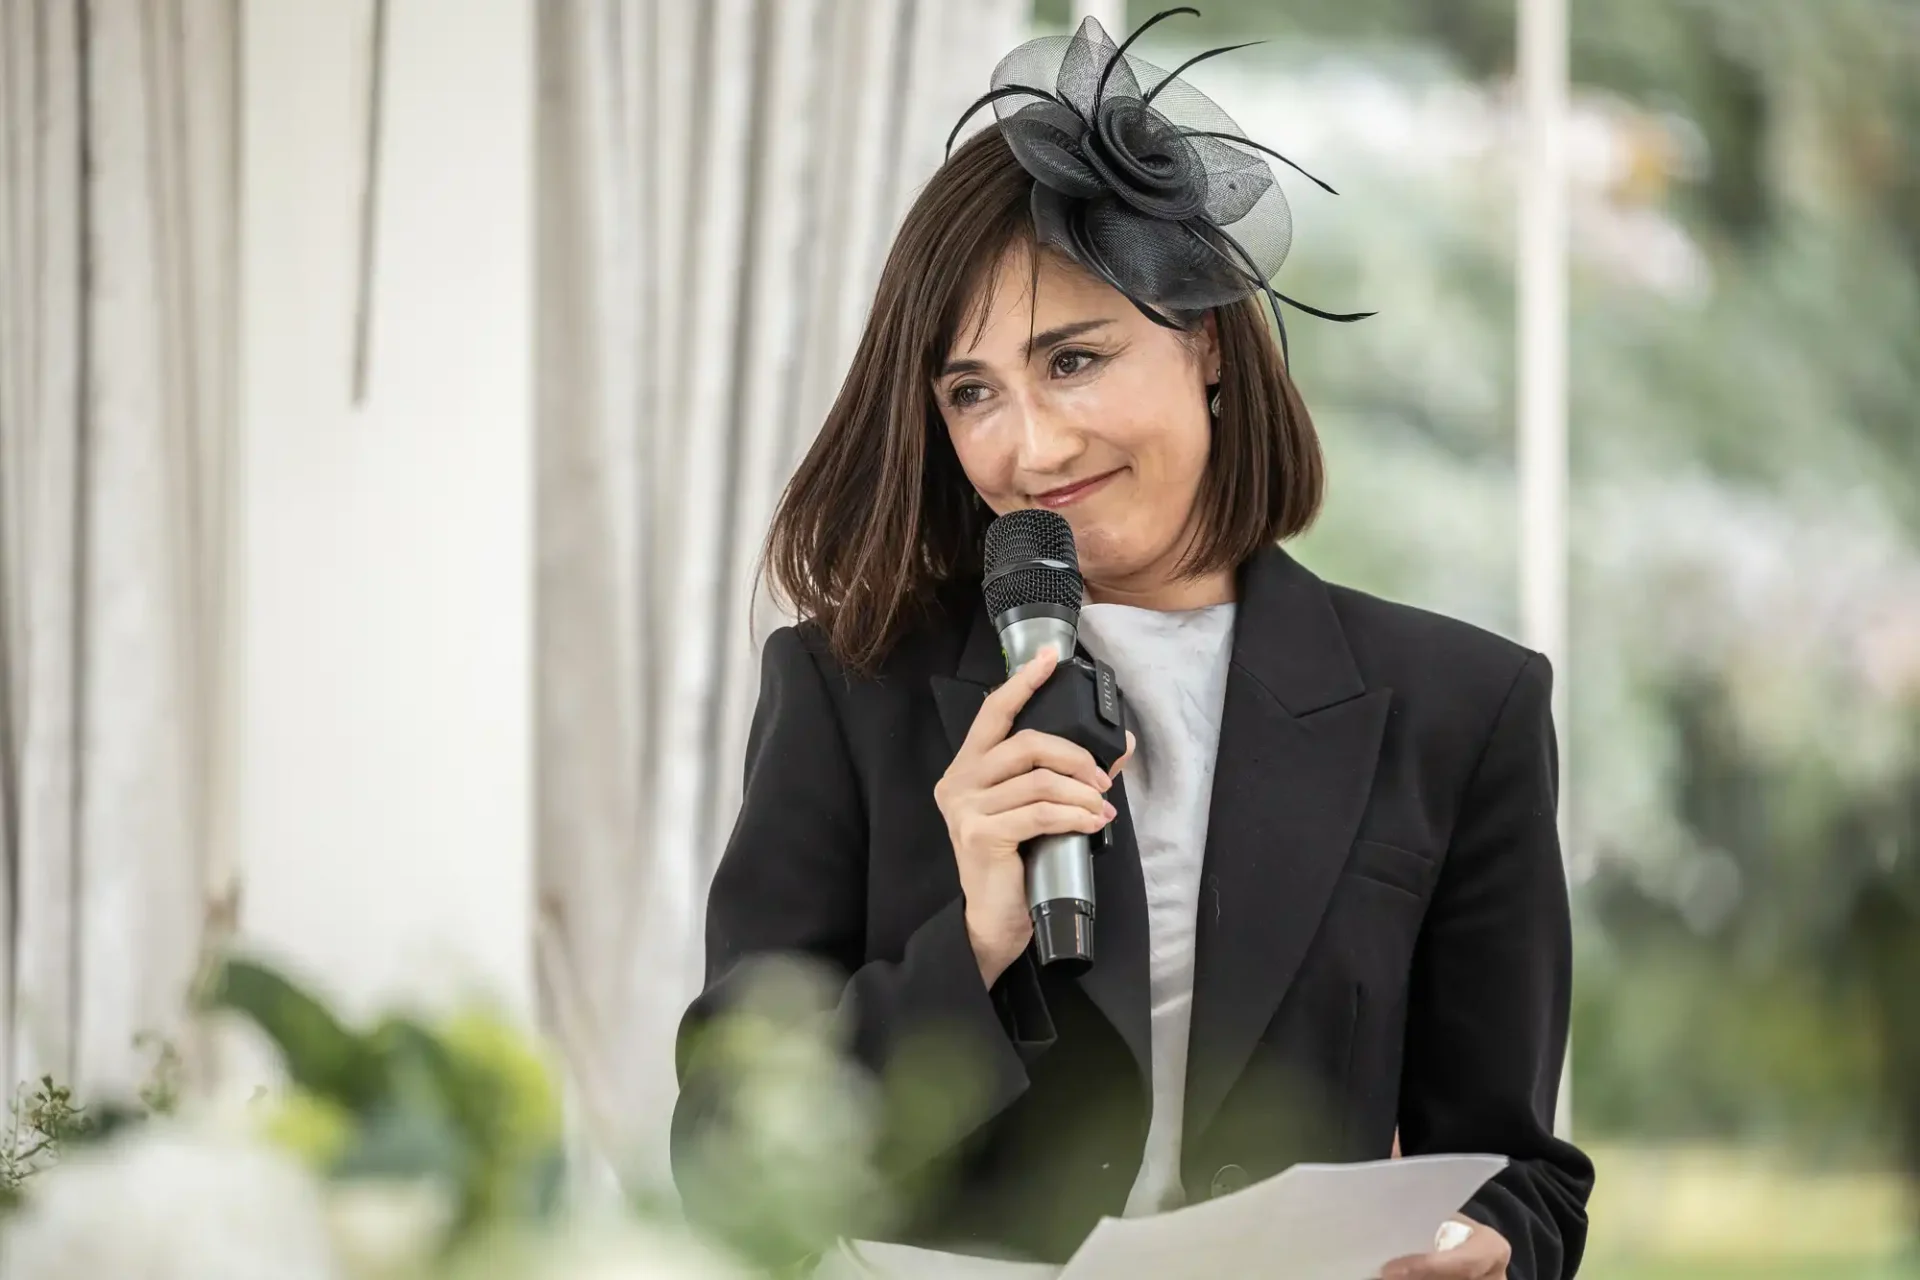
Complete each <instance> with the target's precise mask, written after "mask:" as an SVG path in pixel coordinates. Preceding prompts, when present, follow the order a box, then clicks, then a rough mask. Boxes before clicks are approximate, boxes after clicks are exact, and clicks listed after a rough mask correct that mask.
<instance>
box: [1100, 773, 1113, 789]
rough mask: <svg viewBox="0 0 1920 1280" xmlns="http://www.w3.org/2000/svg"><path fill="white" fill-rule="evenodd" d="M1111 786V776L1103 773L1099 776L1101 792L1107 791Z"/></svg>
mask: <svg viewBox="0 0 1920 1280" xmlns="http://www.w3.org/2000/svg"><path fill="white" fill-rule="evenodd" d="M1111 786H1113V775H1112V774H1110V773H1103V774H1101V775H1100V789H1101V790H1102V791H1105V790H1107V789H1108V788H1109V787H1111Z"/></svg>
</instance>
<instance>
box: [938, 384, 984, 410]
mask: <svg viewBox="0 0 1920 1280" xmlns="http://www.w3.org/2000/svg"><path fill="white" fill-rule="evenodd" d="M986 394H987V389H986V388H985V387H983V386H981V385H980V384H979V383H977V382H967V383H962V384H961V385H960V386H957V387H955V388H954V389H953V390H951V391H949V392H947V403H948V404H950V405H952V406H953V407H954V408H956V409H971V408H973V406H974V405H976V404H979V403H980V398H981V397H982V396H984V395H986Z"/></svg>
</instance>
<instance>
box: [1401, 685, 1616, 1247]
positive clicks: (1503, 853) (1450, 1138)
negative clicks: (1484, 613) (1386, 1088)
mask: <svg viewBox="0 0 1920 1280" xmlns="http://www.w3.org/2000/svg"><path fill="white" fill-rule="evenodd" d="M1552 687H1553V676H1552V671H1551V668H1550V667H1549V666H1548V664H1547V660H1546V658H1544V657H1543V656H1541V655H1539V654H1531V655H1529V656H1528V658H1527V660H1526V662H1525V663H1524V664H1523V665H1522V666H1521V668H1520V671H1519V673H1518V675H1517V676H1516V677H1515V678H1514V681H1513V684H1512V686H1511V687H1510V688H1509V690H1508V691H1507V694H1506V698H1505V702H1504V704H1503V705H1502V706H1501V708H1500V710H1499V712H1498V713H1497V714H1496V716H1495V717H1494V721H1493V725H1492V728H1491V729H1490V730H1489V732H1488V735H1487V739H1486V744H1485V746H1484V747H1483V749H1482V752H1481V757H1480V760H1479V762H1478V764H1477V765H1476V766H1475V767H1474V769H1473V771H1472V772H1471V774H1470V775H1469V776H1468V779H1467V783H1466V789H1465V792H1464V793H1463V795H1462V797H1461V803H1460V810H1459V815H1458V818H1457V821H1456V823H1455V827H1454V833H1453V839H1452V843H1451V844H1450V846H1449V848H1448V850H1447V854H1446V860H1445V863H1444V865H1443V866H1442V868H1441V873H1440V881H1439V884H1438V885H1437V887H1436V889H1435V892H1434V897H1433V901H1432V903H1431V906H1430V907H1429V911H1428V915H1427V920H1426V923H1425V925H1424V926H1423V928H1422V931H1421V935H1420V940H1419V943H1418V951H1417V954H1416V957H1415V960H1414V965H1413V975H1414V976H1413V988H1412V991H1411V995H1410V1000H1409V1005H1408V1016H1407V1045H1406V1062H1405V1068H1404V1071H1403V1073H1402V1078H1401V1099H1400V1137H1401V1146H1402V1149H1403V1150H1404V1151H1406V1152H1407V1154H1409V1155H1418V1154H1423V1153H1429V1152H1442V1151H1468V1152H1470V1151H1499V1152H1505V1153H1507V1154H1508V1155H1509V1156H1510V1157H1511V1158H1512V1164H1511V1165H1510V1166H1509V1167H1508V1168H1507V1169H1506V1170H1504V1171H1503V1172H1502V1173H1500V1174H1499V1175H1498V1176H1497V1177H1496V1178H1494V1179H1493V1180H1492V1181H1491V1182H1489V1183H1488V1184H1487V1185H1486V1186H1485V1187H1484V1188H1482V1190H1481V1191H1480V1193H1479V1194H1478V1195H1477V1196H1475V1197H1474V1199H1473V1200H1472V1201H1471V1202H1470V1203H1469V1204H1468V1205H1467V1207H1466V1210H1465V1213H1466V1216H1468V1217H1470V1218H1474V1219H1476V1220H1478V1221H1481V1222H1484V1223H1486V1224H1488V1225H1489V1226H1491V1227H1493V1228H1494V1229H1495V1230H1497V1231H1499V1232H1500V1233H1501V1234H1502V1235H1504V1236H1505V1237H1506V1238H1507V1240H1508V1241H1509V1242H1510V1243H1511V1244H1512V1246H1513V1262H1512V1265H1511V1267H1510V1270H1509V1274H1510V1275H1511V1276H1512V1277H1513V1280H1560V1278H1561V1277H1565V1276H1571V1275H1573V1274H1574V1272H1575V1270H1576V1269H1577V1268H1578V1266H1579V1263H1580V1254H1581V1251H1582V1248H1583V1247H1584V1245H1585V1242H1586V1230H1587V1219H1586V1208H1585V1205H1586V1199H1587V1193H1588V1192H1589V1191H1590V1190H1591V1189H1592V1186H1593V1166H1592V1164H1591V1163H1590V1162H1589V1161H1588V1160H1587V1158H1586V1157H1585V1156H1584V1155H1582V1154H1581V1153H1580V1152H1579V1151H1578V1150H1577V1149H1576V1148H1574V1147H1573V1146H1571V1145H1569V1144H1567V1143H1565V1142H1562V1141H1560V1140H1559V1139H1557V1138H1555V1137H1554V1135H1553V1116H1554V1105H1555V1101H1556V1095H1557V1092H1558V1089H1559V1083H1560V1072H1561V1068H1562V1065H1563V1059H1564V1056H1565V1052H1566V1043H1567V1018H1568V1006H1569V1003H1570V988H1571V980H1572V969H1573V958H1572V928H1571V922H1570V919H1569V909H1568V903H1567V884H1566V875H1565V871H1564V870H1563V868H1562V865H1561V860H1560V843H1559V837H1558V834H1557V831H1556V827H1555V821H1554V810H1555V804H1556V791H1557V785H1558V759H1557V755H1556V750H1555V744H1554V734H1553V713H1552V709H1551V697H1550V695H1551V690H1552Z"/></svg>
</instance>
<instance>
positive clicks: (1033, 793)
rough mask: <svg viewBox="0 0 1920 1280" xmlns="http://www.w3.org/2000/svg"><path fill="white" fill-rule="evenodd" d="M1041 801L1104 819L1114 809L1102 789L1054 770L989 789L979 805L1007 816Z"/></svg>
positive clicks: (1029, 774)
mask: <svg viewBox="0 0 1920 1280" xmlns="http://www.w3.org/2000/svg"><path fill="white" fill-rule="evenodd" d="M1039 800H1051V801H1053V802H1054V803H1055V804H1070V805H1074V806H1076V807H1078V808H1081V809H1085V810H1086V811H1087V812H1088V813H1094V814H1098V815H1100V817H1101V818H1102V819H1103V820H1104V819H1105V818H1106V817H1107V816H1108V813H1107V811H1108V810H1109V809H1110V808H1111V807H1112V806H1110V805H1109V804H1108V803H1107V798H1106V797H1105V796H1103V795H1101V794H1100V792H1099V791H1098V790H1096V789H1095V788H1093V787H1090V786H1088V785H1087V784H1086V783H1085V782H1084V781H1082V780H1081V779H1079V778H1070V777H1068V776H1067V775H1066V774H1064V773H1055V772H1054V771H1053V770H1052V769H1030V770H1028V771H1027V772H1026V773H1023V774H1021V775H1020V776H1019V777H1017V778H1008V779H1007V780H1006V781H1005V782H1002V783H999V784H998V785H996V786H992V787H989V788H987V789H986V790H985V791H983V792H981V793H980V796H979V799H978V800H977V801H976V802H975V803H976V804H977V805H978V806H979V811H980V812H981V813H1005V812H1006V811H1007V810H1009V809H1018V808H1020V807H1021V806H1022V805H1028V804H1033V803H1034V802H1035V801H1039Z"/></svg>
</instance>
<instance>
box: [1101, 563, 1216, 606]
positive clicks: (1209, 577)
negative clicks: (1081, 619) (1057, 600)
mask: <svg viewBox="0 0 1920 1280" xmlns="http://www.w3.org/2000/svg"><path fill="white" fill-rule="evenodd" d="M1234 585H1235V584H1234V575H1233V571H1232V570H1230V569H1221V570H1218V571H1216V572H1214V573H1209V574H1206V575H1204V576H1202V577H1198V578H1164V577H1162V578H1156V579H1155V580H1153V581H1150V582H1139V581H1132V580H1121V581H1116V582H1096V581H1093V580H1091V579H1089V580H1088V582H1087V600H1088V602H1089V603H1091V604H1124V605H1131V606H1133V607H1134V608H1136V609H1153V610H1156V611H1158V612H1160V613H1179V612H1182V611H1184V610H1187V609H1204V608H1206V607H1207V606H1208V605H1213V604H1226V603H1227V602H1228V601H1230V600H1232V599H1233V597H1234Z"/></svg>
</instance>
